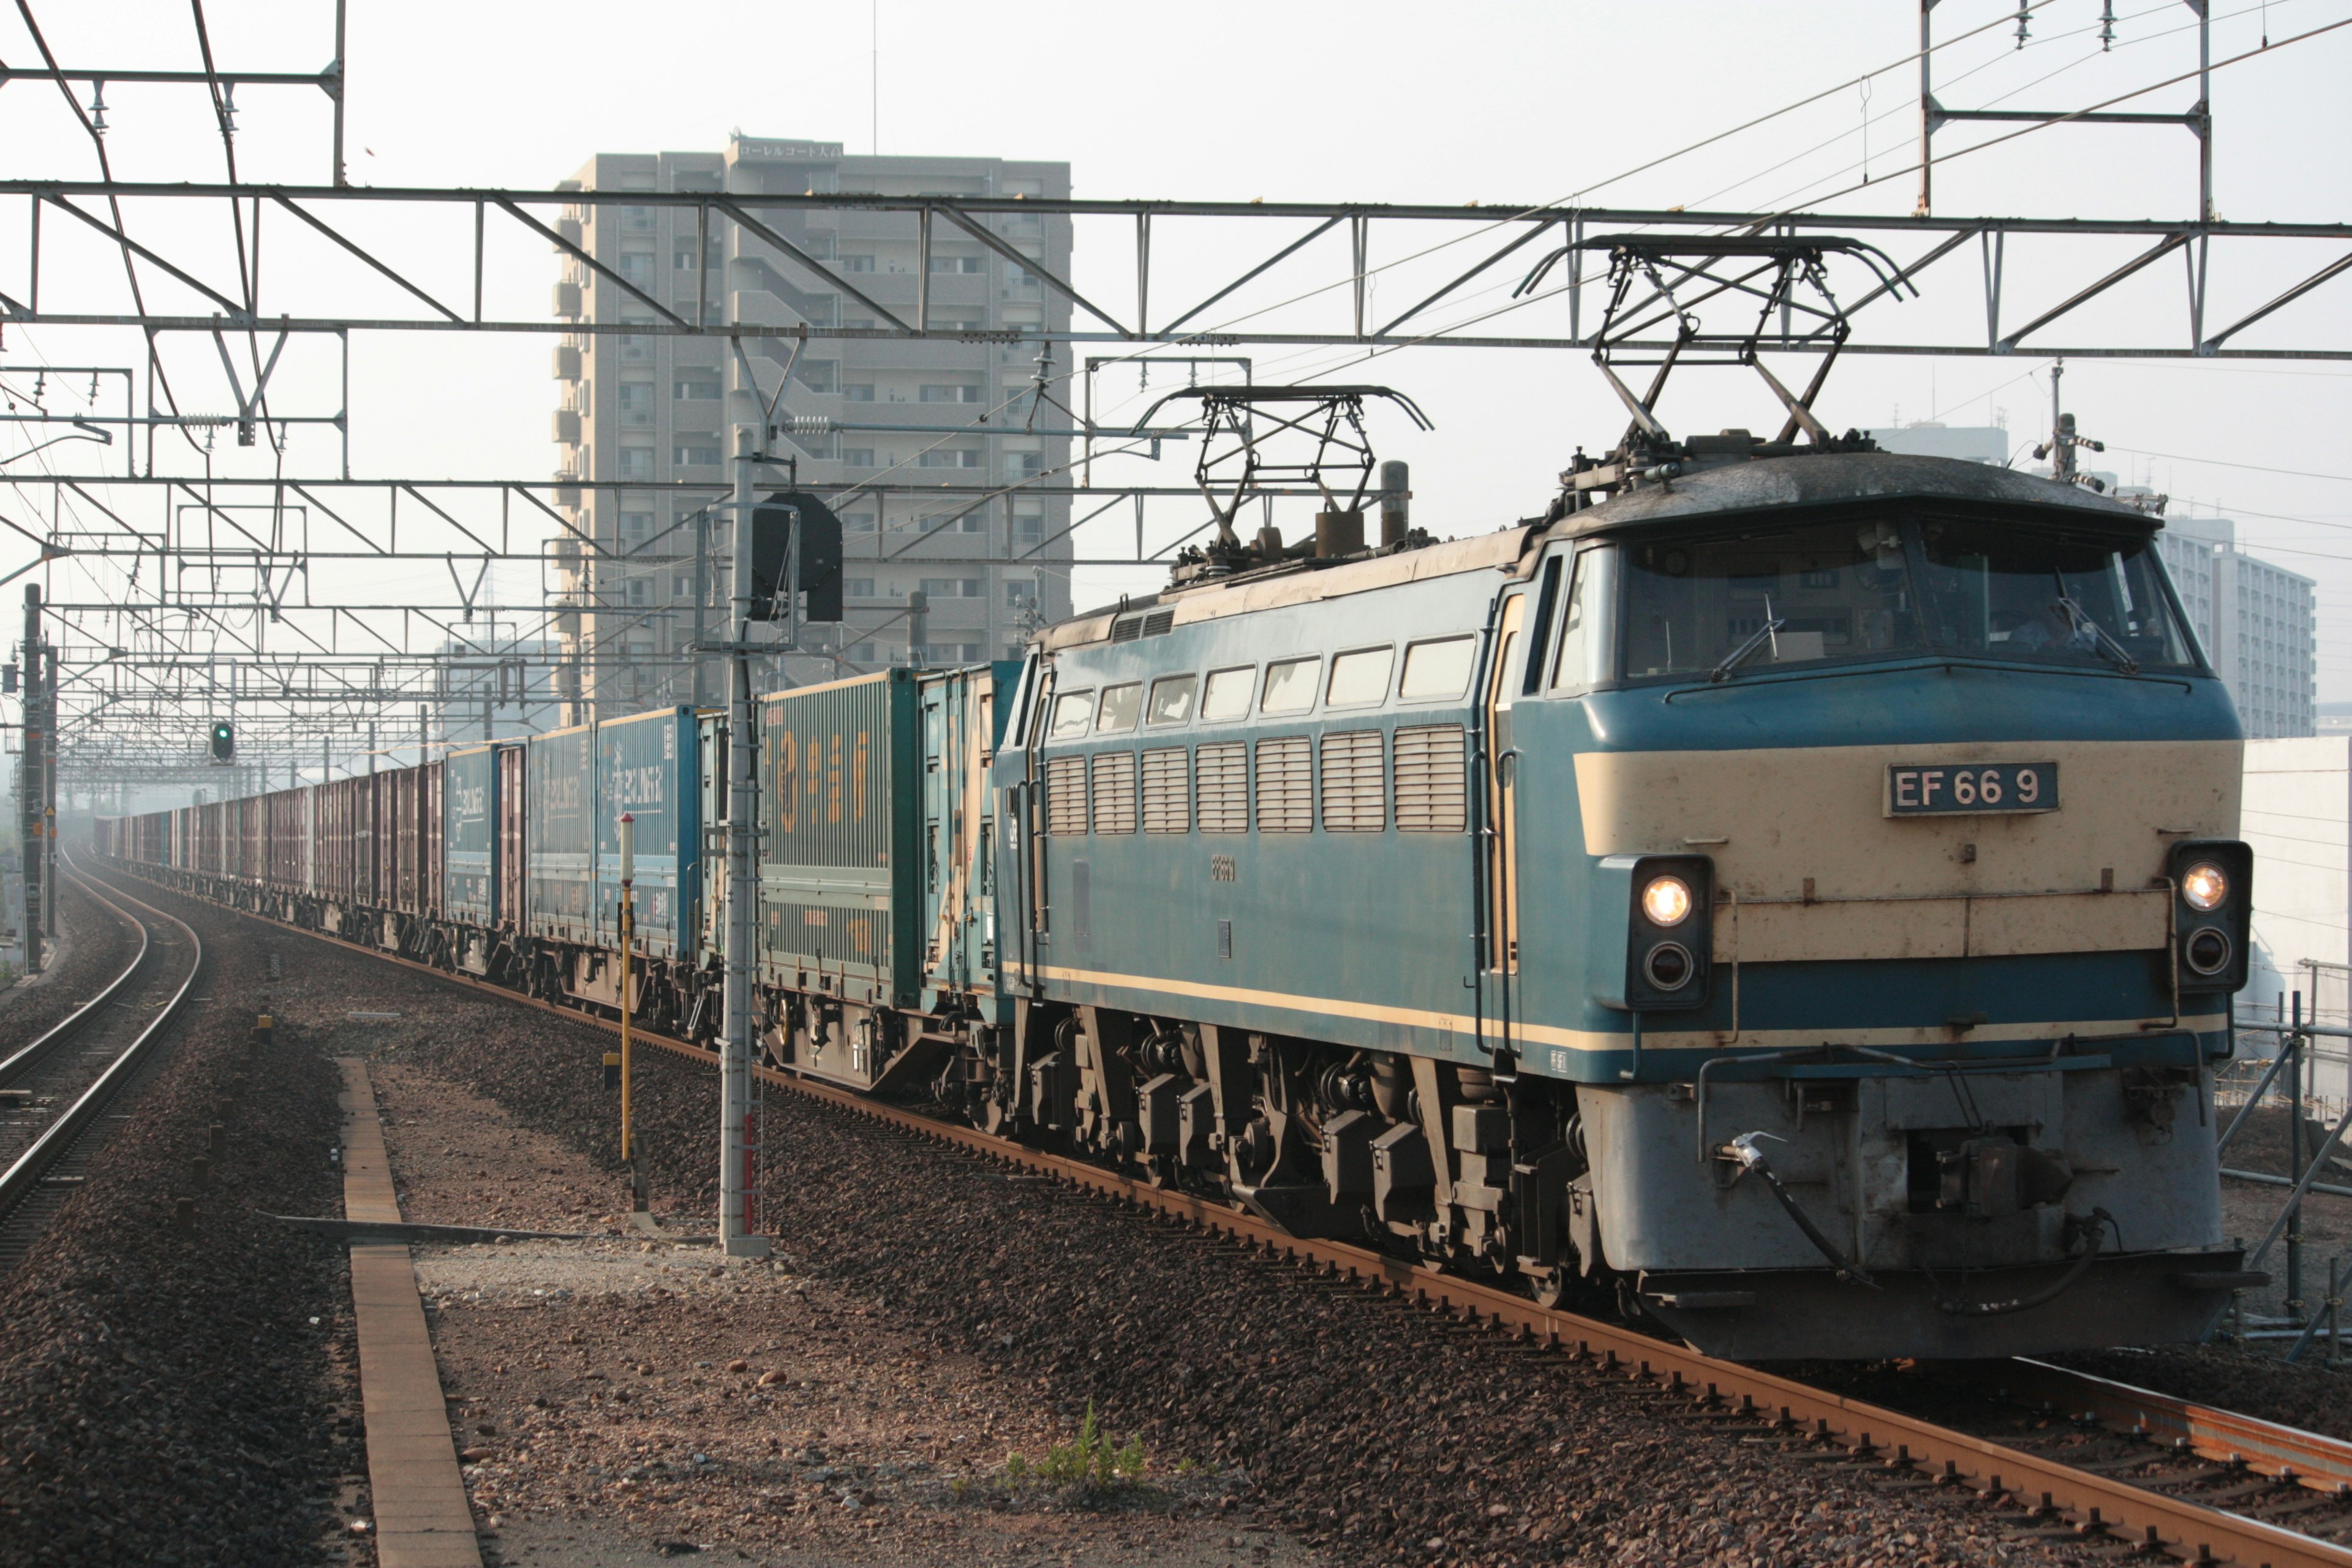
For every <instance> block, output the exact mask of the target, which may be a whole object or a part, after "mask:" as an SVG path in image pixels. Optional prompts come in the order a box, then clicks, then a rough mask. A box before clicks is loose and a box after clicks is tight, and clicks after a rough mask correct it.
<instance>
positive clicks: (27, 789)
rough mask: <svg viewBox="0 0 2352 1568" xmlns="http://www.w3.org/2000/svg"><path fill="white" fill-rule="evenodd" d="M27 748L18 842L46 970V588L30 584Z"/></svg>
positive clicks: (31, 920)
mask: <svg viewBox="0 0 2352 1568" xmlns="http://www.w3.org/2000/svg"><path fill="white" fill-rule="evenodd" d="M24 670H25V683H24V693H25V734H24V740H25V749H24V751H23V752H22V753H21V754H20V755H19V756H18V757H17V759H16V763H17V768H16V842H17V846H18V848H19V855H18V858H19V859H21V860H22V861H23V863H24V868H25V878H24V880H25V972H26V973H27V974H37V973H39V972H40V969H41V958H42V952H41V934H42V932H43V931H46V930H47V921H45V920H44V919H43V918H42V913H41V910H42V897H41V894H42V883H43V881H44V880H45V879H44V877H43V876H42V872H43V871H44V869H46V868H47V857H46V855H45V853H44V850H43V847H42V844H41V782H40V781H41V774H42V772H43V767H42V755H41V750H42V748H41V742H42V740H43V738H44V737H43V732H42V729H41V588H40V584H37V583H27V584H25V651H24Z"/></svg>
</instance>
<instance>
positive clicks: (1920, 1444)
mask: <svg viewBox="0 0 2352 1568" xmlns="http://www.w3.org/2000/svg"><path fill="white" fill-rule="evenodd" d="M234 912H240V913H241V912H245V911H234ZM254 918H257V919H261V918H263V917H254ZM266 923H268V924H270V925H273V926H278V927H279V928H280V929H283V930H287V931H296V932H298V933H299V934H300V935H304V936H308V937H311V938H314V939H316V940H318V941H320V942H329V943H331V945H333V946H335V947H336V948H338V949H340V950H341V951H344V952H368V953H370V954H371V955H372V956H373V957H376V958H379V959H382V960H383V961H384V962H385V963H392V964H395V965H398V966H400V967H403V968H406V969H411V970H415V971H416V972H418V973H424V974H428V975H431V976H432V977H434V978H435V979H436V980H440V981H442V982H444V983H446V984H453V985H457V986H460V987H464V988H466V989H468V990H472V991H476V992H479V993H482V994H487V995H490V996H494V997H497V998H499V1000H501V1001H504V1002H508V1003H512V1004H519V1005H524V1006H530V1007H536V1008H539V1009H541V1010H542V1011H544V1012H548V1013H552V1014H554V1015H556V1016H560V1017H565V1018H571V1019H573V1020H575V1021H584V1022H587V1023H591V1024H594V1025H596V1026H600V1027H603V1028H605V1029H607V1030H609V1031H614V1032H617V1030H618V1027H619V1025H618V1022H617V1020H614V1019H607V1018H604V1017H602V1016H597V1015H594V1014H588V1013H583V1012H580V1011H578V1010H575V1009H573V1008H570V1007H563V1006H559V1005H554V1004H551V1003H547V1002H542V1001H540V1000H537V999H535V998H531V997H526V996H520V995H517V994H514V993H513V992H510V991H508V990H505V989H503V988H502V987H499V986H495V985H491V984H487V983H484V982H481V981H478V980H475V979H472V978H471V977H469V976H467V975H462V974H453V973H448V972H446V971H445V970H440V969H436V968H435V967H433V966H431V965H429V964H424V963H416V962H415V961H414V960H409V959H404V958H399V957H396V956H394V955H393V954H390V953H386V952H379V951H376V950H374V949H370V948H362V947H358V946H356V945H355V944H353V943H351V942H343V941H341V939H339V938H335V937H331V936H327V935H325V934H323V933H320V932H318V931H307V930H304V929H302V928H300V927H295V926H286V925H282V924H281V922H278V921H266ZM633 1033H634V1035H635V1038H636V1039H637V1040H638V1041H639V1042H641V1043H643V1044H646V1045H650V1046H655V1047H660V1048H662V1049H665V1050H667V1051H670V1052H672V1053H674V1054H677V1055H679V1056H682V1057H686V1058H691V1059H693V1060H696V1061H698V1062H703V1063H706V1064H711V1065H716V1064H717V1062H718V1060H719V1058H718V1056H717V1054H716V1053H715V1052H711V1051H708V1050H705V1049H703V1048H701V1047H698V1046H695V1045H693V1044H691V1043H689V1042H687V1041H683V1040H677V1039H672V1038H668V1037H664V1036H659V1035H655V1034H649V1033H646V1032H645V1031H643V1030H635V1031H633ZM760 1073H761V1078H762V1079H764V1080H765V1081H767V1082H769V1083H772V1084H773V1085H775V1086H776V1087H778V1088H780V1089H786V1090H789V1091H791V1092H793V1093H795V1094H798V1095H801V1096H803V1097H804V1098H806V1099H809V1100H815V1101H819V1102H821V1103H824V1104H827V1105H830V1106H833V1107H835V1108H836V1109H839V1110H843V1111H845V1112H847V1113H849V1114H851V1115H854V1116H857V1117H860V1118H864V1119H866V1120H867V1121H873V1122H877V1123H879V1124H881V1125H883V1126H885V1127H887V1128H890V1129H892V1130H894V1131H897V1132H899V1133H901V1134H906V1135H910V1136H913V1137H916V1138H919V1139H922V1140H925V1141H929V1142H934V1143H939V1144H944V1145H948V1146H950V1147H953V1148H958V1149H961V1150H965V1151H969V1152H974V1153H979V1154H982V1155H986V1156H989V1157H992V1158H994V1159H997V1160H1001V1161H1003V1162H1004V1163H1009V1164H1012V1165H1014V1166H1017V1167H1020V1168H1022V1169H1024V1170H1025V1171H1029V1172H1033V1173H1037V1174H1040V1175H1045V1176H1050V1177H1053V1178H1055V1179H1057V1180H1059V1181H1062V1182H1064V1183H1066V1184H1070V1185H1072V1186H1075V1187H1077V1188H1080V1189H1083V1190H1085V1191H1087V1192H1090V1193H1094V1194H1099V1195H1102V1196H1105V1197H1108V1198H1111V1199H1115V1200H1118V1201H1120V1202H1124V1203H1128V1204H1131V1205H1135V1206H1137V1207H1139V1208H1143V1209H1148V1210H1150V1211H1153V1212H1155V1213H1157V1214H1160V1215H1164V1216H1166V1217H1168V1218H1171V1219H1173V1220H1178V1221H1181V1222H1184V1223H1187V1224H1190V1225H1192V1226H1196V1227H1198V1228H1199V1229H1200V1230H1202V1231H1203V1232H1206V1233H1208V1234H1210V1235H1212V1236H1215V1237H1223V1238H1225V1239H1228V1240H1231V1241H1234V1242H1238V1243H1241V1244H1244V1245H1246V1246H1249V1247H1254V1248H1256V1249H1258V1250H1259V1251H1261V1252H1263V1253H1264V1254H1266V1255H1268V1256H1271V1257H1274V1258H1282V1259H1286V1260H1288V1261H1291V1262H1294V1263H1296V1264H1297V1265H1300V1266H1302V1267H1305V1268H1311V1269H1313V1270H1315V1271H1316V1272H1318V1274H1321V1275H1323V1276H1325V1277H1327V1278H1331V1279H1344V1280H1349V1281H1353V1282H1354V1283H1356V1284H1358V1285H1360V1286H1362V1287H1364V1288H1367V1289H1376V1290H1380V1291H1382V1292H1385V1293H1388V1294H1391V1295H1395V1296H1398V1297H1401V1298H1403V1299H1406V1300H1413V1301H1417V1302H1420V1303H1422V1304H1423V1305H1425V1306H1427V1307H1429V1308H1431V1309H1433V1310H1438V1311H1441V1312H1444V1313H1445V1314H1447V1315H1448V1316H1449V1317H1451V1318H1452V1319H1454V1321H1458V1322H1461V1323H1463V1324H1465V1325H1466V1326H1470V1327H1475V1328H1478V1329H1481V1330H1486V1331H1494V1332H1497V1333H1501V1334H1504V1335H1507V1336H1509V1337H1511V1338H1513V1339H1515V1340H1517V1341H1518V1342H1523V1343H1527V1344H1528V1345H1530V1346H1533V1347H1540V1348H1544V1349H1548V1350H1550V1351H1553V1352H1558V1353H1560V1354H1564V1355H1567V1356H1569V1357H1570V1358H1571V1359H1573V1360H1575V1361H1577V1362H1579V1363H1582V1364H1584V1365H1586V1366H1587V1367H1588V1368H1589V1369H1590V1370H1591V1373H1592V1375H1594V1376H1595V1377H1597V1378H1600V1379H1603V1380H1610V1381H1614V1382H1618V1383H1621V1384H1629V1385H1632V1386H1633V1387H1634V1388H1636V1389H1638V1390H1640V1391H1641V1392H1643V1394H1646V1395H1648V1396H1649V1397H1652V1398H1654V1400H1655V1401H1656V1403H1657V1405H1658V1408H1659V1410H1660V1413H1661V1414H1662V1415H1667V1416H1669V1417H1671V1418H1673V1419H1676V1420H1680V1421H1685V1422H1692V1423H1699V1424H1705V1425H1708V1426H1714V1427H1716V1428H1717V1431H1718V1432H1719V1433H1720V1434H1721V1435H1723V1436H1730V1437H1734V1438H1736V1439H1737V1440H1738V1441H1740V1442H1743V1443H1748V1444H1753V1445H1757V1446H1759V1447H1771V1448H1776V1449H1780V1450H1785V1451H1786V1453H1787V1454H1788V1455H1789V1456H1790V1458H1791V1460H1792V1461H1793V1462H1799V1463H1816V1464H1826V1465H1832V1466H1836V1467H1840V1468H1845V1469H1848V1470H1850V1471H1853V1472H1856V1473H1859V1474H1860V1475H1862V1476H1864V1478H1866V1479H1869V1480H1870V1481H1872V1482H1873V1483H1874V1484H1876V1485H1879V1486H1882V1487H1885V1488H1887V1489H1898V1490H1899V1489H1937V1488H1941V1489H1954V1490H1958V1491H1962V1492H1966V1493H1969V1494H1972V1495H1973V1496H1975V1497H1976V1498H1977V1499H1978V1500H1979V1501H1981V1502H1982V1503H1984V1504H1985V1505H1986V1506H1988V1507H1989V1508H1991V1509H1993V1510H1995V1511H1996V1513H1997V1515H1998V1516H1999V1517H2000V1518H2002V1519H2003V1521H2005V1522H2007V1523H2009V1524H2010V1525H2011V1526H2012V1527H2014V1529H2015V1530H2016V1531H2018V1533H2019V1534H2020V1535H2021V1537H2023V1538H2028V1539H2032V1538H2039V1539H2042V1540H2047V1541H2051V1542H2072V1543H2076V1544H2080V1545H2084V1546H2090V1547H2094V1548H2101V1549H2104V1550H2105V1551H2108V1552H2114V1553H2116V1554H2117V1555H2127V1554H2128V1555H2140V1556H2144V1557H2147V1558H2150V1559H2170V1560H2173V1561H2179V1562H2189V1563H2200V1564H2205V1563H2241V1564H2246V1565H2248V1568H2252V1565H2255V1564H2266V1565H2268V1568H2311V1565H2319V1564H2327V1565H2334V1568H2352V1545H2347V1540H2352V1443H2347V1442H2344V1441H2342V1440H2339V1439H2336V1438H2332V1437H2327V1436H2321V1435H2318V1434H2315V1433H2309V1432H2303V1431H2298V1430H2296V1429H2294V1428H2291V1427H2286V1426H2280V1425H2277V1424H2274V1423H2270V1422H2264V1421H2260V1420H2257V1419H2255V1418H2252V1417H2250V1416H2245V1415H2238V1414H2236V1413H2233V1412H2230V1411H2225V1410H2220V1409H2217V1408H2214V1407H2211V1406H2205V1405H2196V1404H2194V1403H2192V1402H2189V1401H2186V1400H2180V1399H2177V1398H2174V1397H2172V1396H2169V1395H2166V1394H2156V1393H2153V1392H2151V1391H2148V1390H2145V1389H2137V1388H2132V1387H2129V1386H2127V1385H2125V1384H2117V1383H2112V1382H2109V1381H2107V1380H2105V1379H2101V1378H2095V1377H2091V1376H2088V1375H2086V1374H2083V1373H2074V1372H2071V1371H2068V1370H2066V1369H2063V1368H2060V1367H2055V1366H2051V1365H2048V1364H2046V1363H2038V1362H2030V1361H2016V1362H2010V1363H1999V1364H1998V1365H1995V1366H1990V1367H1988V1366H1983V1365H1977V1366H1971V1367H1969V1369H1967V1371H1966V1373H1965V1374H1961V1373H1957V1372H1955V1373H1952V1374H1950V1375H1949V1376H1947V1377H1945V1378H1943V1379H1942V1391H1943V1392H1942V1396H1941V1397H1939V1398H1937V1400H1936V1401H1935V1403H1936V1404H1937V1415H1939V1416H1941V1417H1943V1418H1942V1419H1930V1418H1928V1417H1927V1416H1926V1415H1921V1414H1918V1413H1917V1412H1916V1410H1903V1409H1896V1408H1894V1407H1892V1406H1889V1405H1879V1404H1874V1403H1872V1402H1870V1401H1867V1400H1864V1399H1859V1398H1855V1397H1852V1396H1849V1395H1846V1394H1840V1393H1837V1392H1834V1391H1832V1390H1829V1389H1825V1388H1820V1387H1816V1386H1813V1385H1811V1384H1805V1383H1802V1382H1800V1381H1798V1380H1796V1379H1793V1378H1789V1377H1784V1376H1781V1375H1780V1374H1779V1373H1772V1372H1769V1371H1765V1370H1763V1369H1761V1368H1758V1367H1754V1366H1748V1365H1744V1364H1742V1363H1735V1362H1727V1361H1720V1360H1717V1359H1716V1358H1714V1357H1711V1356H1706V1355H1702V1354H1700V1353H1699V1352H1696V1351H1693V1350H1690V1349H1688V1348H1687V1347H1685V1346H1683V1345H1679V1344H1675V1343H1672V1342H1666V1341H1663V1340H1658V1339H1654V1338H1652V1337H1650V1336H1649V1335H1647V1334H1645V1333H1643V1332H1642V1331H1639V1330H1638V1329H1634V1328H1632V1327H1629V1326H1626V1325H1624V1324H1621V1323H1612V1322H1605V1321H1600V1320H1597V1319H1592V1318H1586V1317H1582V1316H1580V1315H1578V1314H1576V1313H1572V1312H1565V1311H1560V1310H1556V1309H1550V1308H1545V1307H1542V1306H1538V1304H1537V1303H1536V1302H1534V1301H1533V1300H1528V1298H1525V1297H1522V1296H1517V1295H1515V1294H1512V1293H1511V1292H1509V1291H1507V1290H1504V1289H1498V1288H1496V1287H1494V1286H1489V1285H1485V1284H1481V1283H1479V1282H1477V1281H1475V1280H1470V1279H1461V1278H1458V1277H1456V1276H1453V1275H1449V1274H1445V1273H1443V1272H1441V1271H1439V1270H1436V1269H1433V1268H1429V1267H1427V1266H1425V1265H1421V1264H1416V1263H1413V1262H1411V1261H1409V1260H1406V1259H1402V1258H1392V1257H1389V1256H1386V1255H1384V1254H1381V1253H1377V1252H1374V1251H1371V1250H1370V1249H1368V1248H1365V1247H1356V1246H1352V1245H1349V1244H1348V1243H1345V1242H1337V1241H1327V1240H1318V1239H1312V1238H1302V1237H1294V1236H1290V1235H1288V1234H1286V1233H1285V1232H1283V1231H1281V1230H1279V1229H1277V1228H1276V1227H1275V1226H1271V1225H1268V1224H1266V1223H1265V1222H1264V1221H1262V1220H1260V1219H1258V1218H1257V1217H1256V1216H1255V1215H1249V1214H1246V1213H1244V1212H1241V1211H1238V1210H1235V1209H1232V1208H1228V1207H1226V1206H1225V1205H1222V1204H1219V1203H1216V1202H1213V1201H1212V1200H1210V1199H1206V1198H1202V1197H1197V1196H1194V1195H1192V1194H1185V1193H1180V1192H1173V1191H1170V1190H1167V1189H1163V1188H1159V1187H1154V1186H1151V1185H1150V1184H1146V1183H1143V1182H1139V1181H1134V1180H1131V1179H1129V1178H1128V1177H1125V1176H1122V1175H1119V1174H1118V1173H1115V1172H1111V1171H1107V1170H1104V1169H1101V1168H1100V1167H1098V1166H1095V1165H1090V1164H1087V1163H1083V1162H1081V1161H1077V1160H1072V1159H1067V1158H1065V1157H1063V1156H1060V1155H1056V1154H1052V1153H1048V1152H1043V1151H1040V1150H1036V1149H1031V1148H1027V1147H1024V1146H1023V1145H1021V1144H1018V1143H1013V1142H1008V1141H1005V1140H1003V1139H1000V1138H997V1137H994V1136H992V1135H991V1134H989V1133H986V1132H982V1131H979V1130H978V1129H976V1128H972V1127H969V1126H966V1125H963V1124H961V1123H959V1122H953V1121H946V1120H944V1119H942V1118H940V1117H938V1116H935V1115H931V1114H928V1113H925V1112H923V1111H919V1110H908V1109H906V1108H904V1107H900V1106H894V1105H890V1104H887V1103H883V1102H879V1101H875V1100H866V1099H863V1098H861V1097H859V1096H857V1095H855V1094H852V1093H850V1092H848V1091H847V1090H845V1089H835V1088H834V1087H832V1086H831V1085H828V1084H824V1083H818V1082H814V1081H812V1080H809V1079H802V1078H798V1077H795V1076H793V1075H792V1074H789V1073H783V1072H778V1071H774V1070H772V1069H768V1068H761V1069H760ZM1935 1381H1936V1376H1935V1373H1933V1372H1932V1370H1931V1373H1930V1382H1931V1383H1933V1382H1935ZM1906 1403H1908V1401H1907V1400H1906ZM2020 1428H2022V1430H2020Z"/></svg>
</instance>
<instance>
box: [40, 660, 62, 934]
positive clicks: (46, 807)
mask: <svg viewBox="0 0 2352 1568" xmlns="http://www.w3.org/2000/svg"><path fill="white" fill-rule="evenodd" d="M41 934H42V935H43V936H44V937H46V938H47V939H48V941H49V942H50V944H51V945H53V946H54V945H55V944H56V942H57V940H58V650H57V649H56V648H55V647H51V646H50V645H48V644H47V643H46V642H45V643H43V644H42V645H41Z"/></svg>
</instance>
